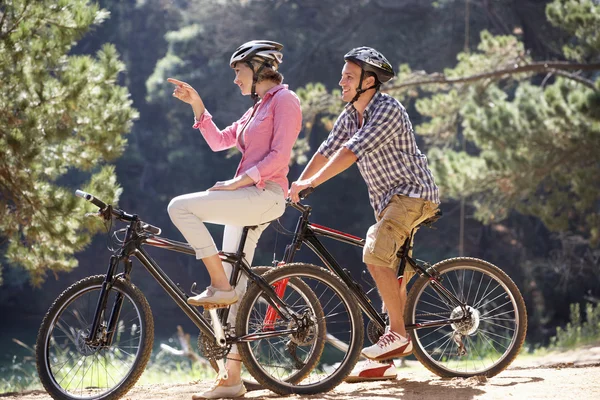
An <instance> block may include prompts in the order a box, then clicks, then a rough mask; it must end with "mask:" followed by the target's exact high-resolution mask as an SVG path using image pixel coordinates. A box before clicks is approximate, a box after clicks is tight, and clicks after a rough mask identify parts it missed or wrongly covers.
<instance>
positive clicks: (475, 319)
mask: <svg viewBox="0 0 600 400" xmlns="http://www.w3.org/2000/svg"><path fill="white" fill-rule="evenodd" d="M466 308H467V312H468V313H469V314H470V315H469V317H467V318H466V319H465V320H464V321H460V322H455V323H453V324H451V325H450V326H452V329H454V332H457V333H459V334H461V335H463V336H467V335H473V334H474V333H475V332H477V329H478V328H479V321H480V314H479V311H477V310H476V309H474V308H473V307H471V306H466ZM463 317H464V315H463V310H462V308H461V307H456V308H455V309H454V310H452V312H451V313H450V318H451V319H454V318H463Z"/></svg>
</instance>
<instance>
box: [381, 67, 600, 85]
mask: <svg viewBox="0 0 600 400" xmlns="http://www.w3.org/2000/svg"><path fill="white" fill-rule="evenodd" d="M568 70H581V71H595V70H600V63H594V64H576V63H569V62H564V61H553V62H549V61H540V62H534V63H531V64H527V65H518V66H515V67H514V68H505V69H499V70H496V71H490V72H484V73H481V74H476V75H470V76H465V77H461V78H447V77H446V75H444V74H435V75H433V76H431V77H429V78H426V79H419V80H415V81H406V82H400V83H397V84H392V85H389V86H387V87H384V88H383V89H382V91H383V92H390V91H393V90H398V89H404V88H407V87H412V86H421V85H429V84H456V83H469V82H475V81H479V80H482V79H486V78H500V77H503V76H505V75H514V74H520V73H525V72H535V73H542V72H554V73H556V74H559V75H561V76H564V77H565V78H568V79H573V80H575V81H577V82H579V83H582V84H584V85H586V86H587V87H589V88H591V89H594V90H596V88H595V86H594V83H593V82H592V81H590V80H587V79H585V78H583V77H580V76H578V75H575V74H568V73H560V71H568Z"/></svg>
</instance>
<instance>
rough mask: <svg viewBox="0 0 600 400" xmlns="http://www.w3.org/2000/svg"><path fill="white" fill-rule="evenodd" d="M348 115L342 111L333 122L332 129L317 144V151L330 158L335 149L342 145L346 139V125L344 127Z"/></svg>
mask: <svg viewBox="0 0 600 400" xmlns="http://www.w3.org/2000/svg"><path fill="white" fill-rule="evenodd" d="M347 118H348V115H347V113H346V111H344V112H342V113H341V114H340V116H339V117H338V119H337V120H336V121H335V124H333V129H332V130H331V132H330V133H329V136H327V139H325V141H324V142H323V143H321V145H320V146H319V149H318V150H317V152H318V153H319V154H321V155H323V156H325V157H327V158H331V156H333V155H334V154H335V152H336V151H338V150H339V149H340V147H342V146H343V145H344V143H345V142H346V141H347V140H348V137H349V136H348V134H347V129H346V128H347V127H346V119H347Z"/></svg>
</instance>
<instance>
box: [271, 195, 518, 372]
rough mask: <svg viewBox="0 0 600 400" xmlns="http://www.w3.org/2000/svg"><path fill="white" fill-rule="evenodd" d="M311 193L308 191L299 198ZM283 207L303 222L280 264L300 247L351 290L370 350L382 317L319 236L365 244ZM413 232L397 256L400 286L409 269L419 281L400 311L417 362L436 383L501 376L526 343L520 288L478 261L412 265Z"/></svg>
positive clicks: (379, 332)
mask: <svg viewBox="0 0 600 400" xmlns="http://www.w3.org/2000/svg"><path fill="white" fill-rule="evenodd" d="M312 190H314V189H306V190H305V191H304V192H303V193H302V194H303V195H304V196H303V197H305V196H306V195H308V194H309V193H310V192H312ZM288 206H291V207H293V208H295V209H296V210H298V211H300V212H301V216H300V218H299V219H298V223H297V225H296V229H295V232H294V233H293V239H292V242H291V243H290V244H289V245H288V246H287V247H286V250H285V253H284V257H283V263H285V264H287V263H291V262H293V260H294V257H295V255H296V252H297V251H298V250H299V249H300V248H301V246H302V244H306V246H307V247H308V248H310V249H311V250H312V251H313V252H314V253H315V254H316V255H317V256H318V257H319V259H320V260H321V261H322V262H323V264H324V265H325V266H326V267H327V268H328V269H329V270H330V271H331V272H333V273H334V274H335V275H337V276H338V277H339V278H340V279H341V280H342V281H343V282H344V284H345V285H346V286H347V287H348V288H349V289H350V290H349V291H350V293H352V295H353V296H354V297H355V299H356V300H357V302H358V304H359V306H360V308H361V310H362V311H363V312H364V313H365V315H366V316H367V317H368V319H369V321H368V324H367V333H368V338H369V340H370V341H371V343H376V342H377V340H378V339H379V337H380V336H381V335H382V334H383V333H384V329H385V326H386V322H387V315H386V314H385V313H380V312H378V311H377V310H376V309H375V308H374V306H373V304H372V302H371V300H370V299H369V297H368V295H367V293H366V292H365V291H364V290H363V287H362V286H361V284H360V283H358V282H356V281H355V280H354V278H353V277H352V276H351V274H350V273H349V272H348V271H347V270H345V269H344V268H342V267H341V266H340V265H339V263H338V262H337V261H336V260H335V258H334V257H333V256H332V255H331V253H330V252H329V251H328V250H327V248H326V247H325V246H324V245H323V244H322V243H321V241H320V240H319V237H326V238H330V239H334V240H336V241H340V242H342V243H347V244H351V245H354V246H358V247H363V246H364V244H365V241H364V239H362V238H359V237H356V236H353V235H349V234H347V233H344V232H340V231H338V230H335V229H331V228H327V227H324V226H321V225H317V224H315V223H312V222H310V221H309V216H310V213H311V210H312V209H311V207H310V206H308V205H303V204H300V203H296V204H294V203H291V202H289V201H288ZM440 216H441V211H438V214H436V215H435V216H433V217H431V218H430V219H428V220H426V221H424V222H423V223H422V224H421V225H420V226H430V225H431V224H433V223H434V222H435V221H437V219H438V218H439V217H440ZM418 228H419V227H416V228H415V230H413V231H412V232H411V234H410V236H409V237H408V238H407V240H406V242H405V243H404V245H403V246H402V247H401V248H400V249H399V250H398V257H399V268H398V280H399V282H401V281H400V280H401V279H402V277H403V275H404V271H405V268H406V266H407V265H410V266H411V267H412V268H413V269H414V271H415V272H416V273H417V275H418V276H419V277H418V279H417V280H416V281H415V282H414V283H413V284H412V286H411V287H410V289H409V291H408V296H407V301H406V308H405V310H404V315H405V323H406V329H407V331H408V332H409V334H410V336H411V339H412V341H413V346H414V350H413V353H414V355H415V357H416V358H417V359H418V360H419V361H420V362H421V363H422V364H423V365H424V366H425V367H426V368H428V369H429V370H430V371H431V372H433V373H435V374H437V375H439V376H441V377H470V376H474V375H484V376H487V377H491V376H494V375H496V374H498V373H500V372H501V371H503V370H504V369H505V368H507V367H508V366H509V365H510V363H511V362H512V361H513V360H514V359H515V357H516V356H517V354H518V353H519V350H520V349H521V346H522V345H523V342H524V340H525V334H526V330H527V313H526V308H525V302H524V301H523V298H522V296H521V293H520V292H519V289H518V288H517V286H516V285H515V284H514V282H513V281H512V280H511V279H510V278H509V277H508V275H506V274H505V273H504V272H503V271H502V270H501V269H499V268H498V267H496V266H494V265H492V264H490V263H488V262H486V261H483V260H480V259H476V258H467V257H460V258H451V259H447V260H444V261H440V262H438V263H436V264H435V265H433V266H431V265H430V264H428V263H426V262H424V261H421V260H414V259H413V258H412V244H413V237H414V234H415V232H416V230H417V229H418ZM295 265H303V266H304V265H306V266H308V264H295ZM391 306H392V307H393V305H391ZM333 336H334V335H333ZM329 339H330V340H331V341H332V343H335V342H337V343H338V347H339V348H346V347H351V346H354V345H358V344H357V343H358V342H354V343H353V344H350V343H344V340H343V339H341V338H340V340H335V338H334V337H332V336H330V337H329Z"/></svg>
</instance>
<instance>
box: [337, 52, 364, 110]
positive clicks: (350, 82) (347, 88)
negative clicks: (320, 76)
mask: <svg viewBox="0 0 600 400" xmlns="http://www.w3.org/2000/svg"><path fill="white" fill-rule="evenodd" d="M360 71H361V69H360V67H359V66H358V64H354V63H353V62H350V61H346V63H345V64H344V68H342V79H340V86H341V87H342V100H343V101H345V102H346V103H349V102H350V101H352V99H353V98H354V96H356V89H357V87H358V81H359V80H360Z"/></svg>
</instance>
